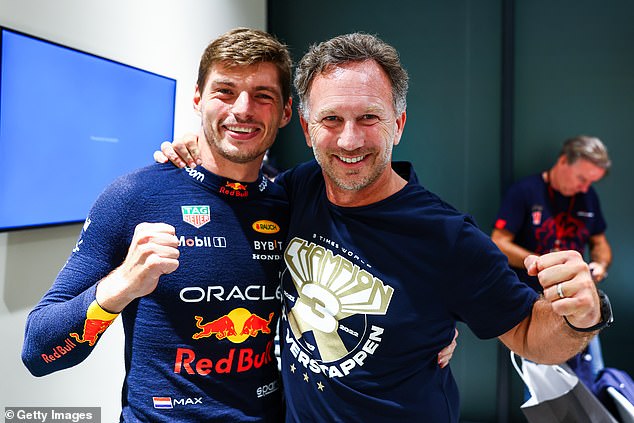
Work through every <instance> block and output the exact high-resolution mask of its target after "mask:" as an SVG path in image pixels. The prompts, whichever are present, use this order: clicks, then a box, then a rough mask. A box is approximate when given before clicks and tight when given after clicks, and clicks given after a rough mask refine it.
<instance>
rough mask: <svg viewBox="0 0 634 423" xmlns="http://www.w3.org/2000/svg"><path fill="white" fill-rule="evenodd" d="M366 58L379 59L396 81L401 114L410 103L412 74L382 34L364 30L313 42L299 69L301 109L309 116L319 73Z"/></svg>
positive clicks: (395, 97) (394, 95) (396, 107)
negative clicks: (367, 32)
mask: <svg viewBox="0 0 634 423" xmlns="http://www.w3.org/2000/svg"><path fill="white" fill-rule="evenodd" d="M366 60H373V61H375V62H376V63H377V64H378V65H379V66H381V68H382V69H383V70H384V71H385V73H386V74H387V76H388V78H389V79H390V82H391V84H392V101H393V105H394V112H395V113H396V114H397V115H398V114H401V113H402V112H403V111H404V110H405V108H406V106H407V88H408V80H409V77H408V75H407V72H406V71H405V69H404V68H403V66H401V62H400V59H399V55H398V52H397V51H396V49H395V48H394V47H392V46H391V45H389V44H387V43H386V42H384V41H383V40H381V39H379V38H378V37H376V36H374V35H370V34H363V33H360V32H355V33H352V34H345V35H340V36H338V37H334V38H331V39H330V40H327V41H324V42H321V43H319V44H313V45H311V46H310V48H309V49H308V52H307V53H306V54H305V55H304V57H303V58H302V59H301V60H300V61H299V63H298V64H297V68H296V70H295V79H294V84H295V91H296V92H297V95H298V97H299V104H298V108H299V112H300V113H301V114H302V115H303V116H304V117H307V116H306V115H307V112H308V110H307V104H308V95H309V94H308V93H309V91H310V86H311V84H312V82H313V80H314V79H315V77H316V76H317V75H319V74H321V73H324V72H328V71H329V70H330V69H331V68H332V67H335V66H338V65H341V64H345V63H350V62H364V61H366Z"/></svg>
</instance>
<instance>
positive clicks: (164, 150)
mask: <svg viewBox="0 0 634 423" xmlns="http://www.w3.org/2000/svg"><path fill="white" fill-rule="evenodd" d="M168 160H169V161H170V162H172V163H173V164H174V165H175V166H178V167H181V168H182V167H185V166H188V167H190V168H195V167H196V166H197V165H199V164H202V160H201V159H200V152H199V151H198V136H197V135H196V134H185V136H183V137H182V138H180V139H176V140H174V141H173V142H169V141H165V142H164V143H162V144H161V151H155V152H154V161H156V162H158V163H167V161H168Z"/></svg>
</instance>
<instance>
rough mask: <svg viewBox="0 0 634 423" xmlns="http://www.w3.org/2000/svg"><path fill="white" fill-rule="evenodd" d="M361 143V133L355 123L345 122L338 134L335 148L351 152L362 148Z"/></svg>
mask: <svg viewBox="0 0 634 423" xmlns="http://www.w3.org/2000/svg"><path fill="white" fill-rule="evenodd" d="M363 142H364V141H363V133H362V131H360V130H359V128H358V125H357V123H356V122H354V121H347V122H345V123H344V125H343V129H342V130H341V133H340V134H339V138H338V140H337V146H338V147H340V148H342V149H344V150H349V151H352V150H356V149H357V148H359V147H362V146H363Z"/></svg>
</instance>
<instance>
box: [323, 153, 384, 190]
mask: <svg viewBox="0 0 634 423" xmlns="http://www.w3.org/2000/svg"><path fill="white" fill-rule="evenodd" d="M390 152H391V150H390V151H386V154H385V155H384V156H383V157H380V159H381V160H380V162H379V163H378V164H377V166H376V167H375V168H373V169H372V170H371V173H370V174H369V175H367V176H365V177H362V178H360V179H352V180H348V178H349V177H354V176H355V175H358V174H359V173H360V172H359V170H352V171H347V172H346V173H345V175H344V176H341V175H338V174H337V170H336V166H331V165H330V162H329V161H328V160H327V158H328V155H327V154H324V155H322V154H321V153H320V152H318V151H317V150H316V149H315V146H314V144H313V155H314V156H315V160H316V161H317V163H318V164H319V166H320V167H321V169H322V171H323V172H324V173H325V174H326V177H327V178H328V179H329V180H330V181H331V182H332V183H334V184H335V186H337V188H339V189H342V190H345V191H361V190H362V189H364V188H366V187H368V186H370V185H372V184H373V183H374V182H375V181H376V180H377V179H378V178H379V176H380V175H381V174H382V173H383V171H384V170H385V169H386V168H387V166H389V164H390V160H389V159H387V160H386V157H388V158H389V157H390V156H391V155H390ZM335 160H338V159H335Z"/></svg>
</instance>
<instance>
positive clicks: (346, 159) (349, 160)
mask: <svg viewBox="0 0 634 423" xmlns="http://www.w3.org/2000/svg"><path fill="white" fill-rule="evenodd" d="M339 158H340V159H341V161H342V162H346V163H358V162H360V161H361V160H363V156H359V157H341V156H339Z"/></svg>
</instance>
